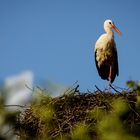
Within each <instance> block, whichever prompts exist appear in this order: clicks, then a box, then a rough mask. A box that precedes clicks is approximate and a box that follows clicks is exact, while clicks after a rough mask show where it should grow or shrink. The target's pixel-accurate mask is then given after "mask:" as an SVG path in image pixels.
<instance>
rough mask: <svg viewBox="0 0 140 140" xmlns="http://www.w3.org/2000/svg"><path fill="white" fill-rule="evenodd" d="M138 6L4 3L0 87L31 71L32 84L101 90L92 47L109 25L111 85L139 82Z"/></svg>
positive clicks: (67, 0) (31, 0) (92, 1)
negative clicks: (113, 58) (114, 66)
mask: <svg viewBox="0 0 140 140" xmlns="http://www.w3.org/2000/svg"><path fill="white" fill-rule="evenodd" d="M139 13H140V1H139V0H135V1H133V0H129V1H126V0H125V1H122V0H117V1H116V0H112V1H111V0H105V1H104V0H102V1H101V0H23V1H21V0H20V1H19V0H12V1H11V0H4V1H2V0H1V1H0V81H3V80H4V79H5V78H6V77H8V76H10V75H13V74H16V73H20V72H21V71H24V70H31V71H33V73H34V75H35V81H36V84H38V85H39V84H40V83H43V82H44V81H46V80H51V81H54V82H56V83H58V84H61V85H72V84H73V83H74V82H75V81H78V83H79V84H80V89H81V90H82V91H86V90H87V89H89V90H94V89H95V87H94V85H95V84H96V85H97V86H98V87H101V88H104V87H106V86H107V85H108V82H107V81H104V80H102V79H100V77H99V75H98V73H97V70H96V67H95V62H94V53H93V50H94V45H95V42H96V40H97V39H98V37H99V36H100V35H101V34H102V33H103V32H104V30H103V22H104V20H105V19H112V20H113V21H114V23H115V24H116V26H117V27H118V28H119V29H120V30H121V32H122V33H123V35H122V37H120V36H119V35H118V34H115V40H116V44H117V49H118V56H119V72H120V74H119V77H117V78H116V79H115V82H114V85H117V86H119V87H125V82H126V81H127V80H131V79H132V80H140V45H139V44H140V43H139V41H140V14H139Z"/></svg>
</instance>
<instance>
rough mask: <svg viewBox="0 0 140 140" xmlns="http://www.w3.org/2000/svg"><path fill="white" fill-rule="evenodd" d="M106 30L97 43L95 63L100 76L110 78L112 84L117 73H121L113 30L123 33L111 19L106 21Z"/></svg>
mask: <svg viewBox="0 0 140 140" xmlns="http://www.w3.org/2000/svg"><path fill="white" fill-rule="evenodd" d="M104 30H105V32H106V33H104V34H102V35H101V36H100V37H99V39H98V40H97V41H96V44H95V50H94V51H95V63H96V67H97V70H98V73H99V75H100V77H101V78H102V79H104V80H108V81H109V84H111V83H113V81H114V80H115V77H116V75H117V76H118V75H119V67H118V55H117V49H116V43H115V40H114V32H113V30H115V31H116V32H118V33H119V35H121V32H120V31H119V30H118V29H117V27H116V26H115V24H114V23H113V22H112V21H111V20H106V21H105V22H104Z"/></svg>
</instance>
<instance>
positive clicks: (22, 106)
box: [4, 105, 27, 108]
mask: <svg viewBox="0 0 140 140" xmlns="http://www.w3.org/2000/svg"><path fill="white" fill-rule="evenodd" d="M4 107H21V108H24V107H27V106H25V105H4Z"/></svg>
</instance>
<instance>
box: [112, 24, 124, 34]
mask: <svg viewBox="0 0 140 140" xmlns="http://www.w3.org/2000/svg"><path fill="white" fill-rule="evenodd" d="M112 28H113V29H114V30H115V31H116V32H117V33H118V34H119V35H122V33H121V32H120V31H119V29H118V28H117V27H116V26H115V25H113V26H112Z"/></svg>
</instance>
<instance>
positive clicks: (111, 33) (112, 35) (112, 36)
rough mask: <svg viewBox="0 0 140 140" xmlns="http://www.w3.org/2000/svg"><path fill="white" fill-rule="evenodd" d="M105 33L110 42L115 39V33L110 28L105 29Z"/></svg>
mask: <svg viewBox="0 0 140 140" xmlns="http://www.w3.org/2000/svg"><path fill="white" fill-rule="evenodd" d="M105 32H106V34H107V36H108V38H109V39H110V40H111V39H113V38H114V32H113V31H112V30H111V29H110V28H105Z"/></svg>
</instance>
